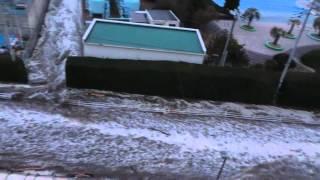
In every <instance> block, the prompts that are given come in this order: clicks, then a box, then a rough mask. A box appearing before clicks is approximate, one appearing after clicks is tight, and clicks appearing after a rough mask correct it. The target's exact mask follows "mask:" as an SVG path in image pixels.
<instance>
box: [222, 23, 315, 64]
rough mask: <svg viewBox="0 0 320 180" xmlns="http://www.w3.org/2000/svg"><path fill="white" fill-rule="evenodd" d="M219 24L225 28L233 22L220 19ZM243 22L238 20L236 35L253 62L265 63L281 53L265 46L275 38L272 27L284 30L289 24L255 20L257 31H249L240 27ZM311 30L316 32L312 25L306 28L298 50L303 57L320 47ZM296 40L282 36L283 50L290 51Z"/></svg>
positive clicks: (254, 24) (299, 55) (298, 28)
mask: <svg viewBox="0 0 320 180" xmlns="http://www.w3.org/2000/svg"><path fill="white" fill-rule="evenodd" d="M217 23H218V25H219V26H220V27H221V28H223V29H230V27H231V22H230V21H218V22H217ZM242 24H243V23H242V22H238V23H237V25H236V27H235V31H234V37H235V38H236V39H237V40H238V41H239V43H240V44H244V45H245V48H246V50H247V51H248V54H249V57H250V59H251V61H252V62H251V63H253V64H257V63H264V62H265V60H267V59H269V58H270V57H272V56H274V55H276V54H278V53H281V52H279V51H273V50H271V49H268V48H266V47H265V46H264V43H265V42H266V41H272V40H273V38H272V37H271V36H270V30H271V29H272V27H274V26H276V27H282V28H283V29H284V30H288V29H289V27H290V26H289V25H288V24H284V23H264V22H253V26H255V27H256V29H257V31H256V32H248V31H245V30H243V29H241V28H240V26H241V25H242ZM300 28H301V26H300V27H298V26H297V27H296V28H295V30H294V34H296V35H297V34H298V32H299V30H300ZM310 32H314V30H313V28H312V27H310V25H309V26H308V27H307V28H306V30H305V32H304V34H303V36H302V38H301V41H300V43H299V49H298V51H297V55H296V56H297V57H301V56H302V55H303V54H304V53H306V52H308V51H310V50H312V49H315V48H320V42H319V41H315V40H312V39H310V38H309V37H308V36H307V34H308V33H310ZM294 42H295V41H294V40H290V39H286V38H281V39H280V41H279V44H281V45H282V46H283V47H284V50H283V51H282V52H288V51H290V49H292V47H293V45H294Z"/></svg>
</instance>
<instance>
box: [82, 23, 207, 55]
mask: <svg viewBox="0 0 320 180" xmlns="http://www.w3.org/2000/svg"><path fill="white" fill-rule="evenodd" d="M83 39H84V41H85V43H91V44H99V45H106V46H120V47H128V48H139V49H149V50H162V51H173V52H186V53H193V54H205V52H206V48H205V46H204V43H203V40H202V38H201V35H200V32H199V30H197V29H189V28H177V27H165V26H157V25H149V24H138V23H132V22H118V21H110V20H100V19H95V20H94V21H93V22H92V24H91V25H90V27H89V28H88V30H87V32H86V33H85V35H84V38H83Z"/></svg>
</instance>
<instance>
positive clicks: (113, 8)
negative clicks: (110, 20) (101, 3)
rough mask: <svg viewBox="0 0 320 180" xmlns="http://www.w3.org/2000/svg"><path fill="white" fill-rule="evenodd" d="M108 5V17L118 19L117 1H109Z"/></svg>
mask: <svg viewBox="0 0 320 180" xmlns="http://www.w3.org/2000/svg"><path fill="white" fill-rule="evenodd" d="M109 4H110V7H109V8H110V16H111V17H114V18H118V17H120V10H119V8H120V7H119V3H118V0H109Z"/></svg>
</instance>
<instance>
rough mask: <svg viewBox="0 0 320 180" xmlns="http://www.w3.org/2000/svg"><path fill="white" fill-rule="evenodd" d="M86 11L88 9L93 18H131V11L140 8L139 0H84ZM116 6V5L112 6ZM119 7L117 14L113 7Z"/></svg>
mask: <svg viewBox="0 0 320 180" xmlns="http://www.w3.org/2000/svg"><path fill="white" fill-rule="evenodd" d="M84 1H85V6H84V7H85V8H84V10H85V11H88V14H89V17H91V18H102V19H108V18H129V15H130V12H131V11H136V10H138V9H139V5H140V3H139V0H114V1H111V0H84ZM112 6H114V7H112ZM114 8H116V9H117V11H116V12H117V13H116V14H112V13H111V9H114Z"/></svg>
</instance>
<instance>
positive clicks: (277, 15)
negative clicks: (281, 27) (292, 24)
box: [214, 0, 302, 22]
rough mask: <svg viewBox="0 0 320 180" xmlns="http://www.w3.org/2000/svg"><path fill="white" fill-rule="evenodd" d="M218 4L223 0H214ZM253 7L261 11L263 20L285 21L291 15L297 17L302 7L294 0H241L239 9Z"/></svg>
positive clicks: (222, 2) (221, 3)
mask: <svg viewBox="0 0 320 180" xmlns="http://www.w3.org/2000/svg"><path fill="white" fill-rule="evenodd" d="M214 1H215V2H216V3H218V4H219V5H223V4H224V0H214ZM250 7H254V8H257V9H259V11H260V12H261V15H262V18H261V21H263V22H287V21H288V19H290V18H292V17H297V16H298V15H299V14H300V13H301V12H302V9H301V8H299V7H298V6H297V5H296V0H264V1H262V0H241V3H240V10H241V12H243V11H244V10H245V9H247V8H250Z"/></svg>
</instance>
